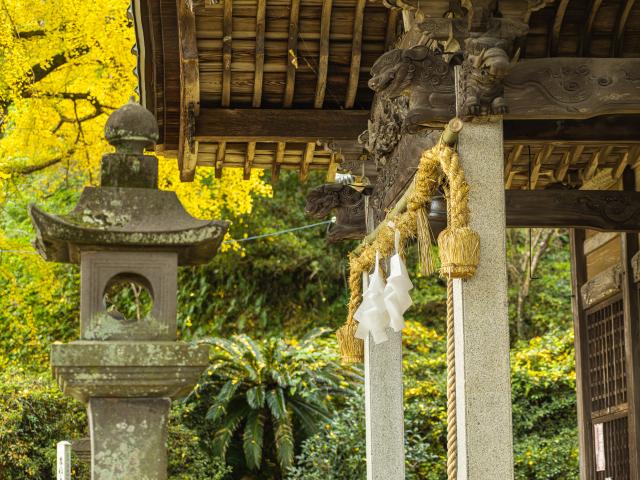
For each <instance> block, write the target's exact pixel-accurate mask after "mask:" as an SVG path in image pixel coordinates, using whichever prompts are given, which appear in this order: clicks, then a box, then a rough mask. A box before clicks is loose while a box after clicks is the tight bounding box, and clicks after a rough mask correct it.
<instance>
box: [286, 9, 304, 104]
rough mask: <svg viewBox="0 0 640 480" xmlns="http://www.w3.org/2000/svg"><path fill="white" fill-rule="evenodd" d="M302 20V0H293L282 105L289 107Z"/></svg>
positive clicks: (294, 81)
mask: <svg viewBox="0 0 640 480" xmlns="http://www.w3.org/2000/svg"><path fill="white" fill-rule="evenodd" d="M299 20H300V0H291V6H290V8H289V38H288V40H287V78H286V83H285V88H284V99H283V101H282V106H283V107H285V108H288V107H290V106H291V104H292V103H293V93H294V91H295V85H296V69H297V68H298V22H299Z"/></svg>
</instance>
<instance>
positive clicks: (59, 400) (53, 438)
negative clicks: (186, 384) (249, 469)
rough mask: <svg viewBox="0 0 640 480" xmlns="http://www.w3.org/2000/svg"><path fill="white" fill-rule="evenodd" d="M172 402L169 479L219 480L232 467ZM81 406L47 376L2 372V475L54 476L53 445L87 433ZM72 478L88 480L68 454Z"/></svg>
mask: <svg viewBox="0 0 640 480" xmlns="http://www.w3.org/2000/svg"><path fill="white" fill-rule="evenodd" d="M183 419H184V416H183V406H182V405H181V404H180V403H174V405H173V407H172V411H171V417H170V423H169V448H168V450H169V479H170V480H202V479H205V478H206V479H210V480H222V479H223V478H224V476H225V475H226V474H227V473H229V472H230V469H229V468H228V467H227V466H225V465H224V464H223V463H221V462H220V461H219V460H217V459H214V458H212V457H211V456H210V455H209V454H208V453H206V451H205V450H203V448H202V447H201V441H200V438H199V437H198V435H197V434H196V433H195V432H194V431H193V430H192V429H190V428H188V427H187V426H185V425H184V424H183V423H182V421H183ZM87 435H88V433H87V416H86V413H85V407H84V406H83V405H81V404H80V403H78V402H76V401H75V400H73V399H71V398H69V397H67V396H65V395H63V394H62V392H61V391H60V389H59V388H58V386H57V385H55V384H54V382H53V381H52V380H51V378H50V377H49V375H47V374H45V375H40V376H35V375H33V374H26V373H24V372H23V371H20V370H11V371H6V372H4V373H2V374H0V452H1V454H0V478H1V479H2V480H53V479H55V478H56V474H55V462H56V444H57V442H59V441H61V440H69V439H75V438H82V437H86V436H87ZM71 458H72V478H73V479H74V480H89V477H90V472H89V466H88V465H86V464H84V463H81V462H79V461H78V459H77V458H76V457H75V455H72V457H71Z"/></svg>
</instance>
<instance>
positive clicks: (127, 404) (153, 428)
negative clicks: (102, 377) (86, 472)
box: [88, 398, 171, 480]
mask: <svg viewBox="0 0 640 480" xmlns="http://www.w3.org/2000/svg"><path fill="white" fill-rule="evenodd" d="M170 406H171V400H170V399H168V398H92V399H90V400H89V407H88V415H89V429H90V431H91V472H92V473H91V480H131V479H134V478H135V479H136V480H165V479H166V478H167V447H166V445H167V421H168V418H169V407H170Z"/></svg>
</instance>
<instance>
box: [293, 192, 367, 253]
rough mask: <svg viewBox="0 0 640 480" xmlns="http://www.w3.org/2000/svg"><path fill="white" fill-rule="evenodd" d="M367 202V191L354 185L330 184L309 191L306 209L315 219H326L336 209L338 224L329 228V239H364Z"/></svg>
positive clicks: (335, 240) (334, 240)
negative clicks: (365, 205) (365, 192)
mask: <svg viewBox="0 0 640 480" xmlns="http://www.w3.org/2000/svg"><path fill="white" fill-rule="evenodd" d="M364 204H365V200H364V194H363V193H361V192H359V191H358V190H355V189H354V188H353V187H351V186H349V185H342V184H339V183H326V184H324V185H320V186H318V187H316V188H314V189H313V190H311V191H310V192H309V194H308V195H307V205H306V206H305V212H306V213H307V215H310V216H312V217H314V218H324V217H326V216H327V215H329V214H330V213H331V212H332V211H334V210H335V212H336V223H335V225H333V226H332V227H331V228H330V229H329V233H328V234H327V238H328V240H329V241H331V242H337V241H340V240H360V239H362V238H364V237H365V235H366V234H367V231H366V228H365V211H364Z"/></svg>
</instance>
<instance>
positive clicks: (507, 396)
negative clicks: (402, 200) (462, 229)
mask: <svg viewBox="0 0 640 480" xmlns="http://www.w3.org/2000/svg"><path fill="white" fill-rule="evenodd" d="M458 145H459V146H458V149H459V153H460V161H461V163H462V166H463V168H464V171H465V175H466V179H467V182H468V183H469V185H470V186H471V192H470V201H469V205H470V208H471V227H472V228H473V229H474V230H476V231H477V232H478V233H479V234H480V265H479V267H478V270H477V272H476V275H475V276H474V277H473V278H471V279H470V280H465V281H462V280H455V281H454V287H453V288H454V315H455V339H456V395H457V415H458V480H489V479H500V480H510V479H513V439H512V426H511V378H510V367H509V322H508V312H507V269H506V245H505V243H506V242H505V230H506V218H505V195H504V179H503V170H504V155H503V134H502V121H492V122H485V123H471V122H467V123H465V125H464V128H463V129H462V132H461V133H460V138H459V144H458Z"/></svg>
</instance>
